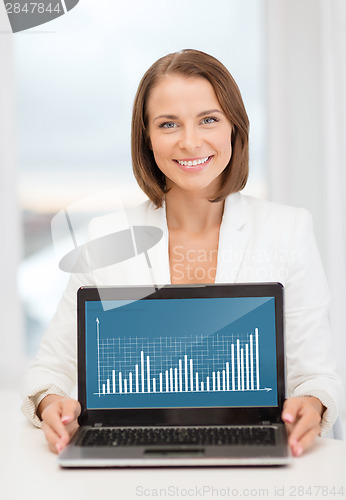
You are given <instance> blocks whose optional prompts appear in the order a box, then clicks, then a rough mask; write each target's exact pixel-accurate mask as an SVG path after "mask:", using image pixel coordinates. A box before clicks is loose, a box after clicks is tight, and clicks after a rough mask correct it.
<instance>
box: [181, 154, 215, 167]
mask: <svg viewBox="0 0 346 500" xmlns="http://www.w3.org/2000/svg"><path fill="white" fill-rule="evenodd" d="M209 158H210V156H206V157H205V158H202V159H201V160H192V161H191V160H189V161H185V160H184V161H181V160H177V162H178V163H179V165H182V166H184V167H191V166H192V165H193V166H195V165H201V164H202V163H205V162H206V161H208V160H209Z"/></svg>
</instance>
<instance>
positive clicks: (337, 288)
mask: <svg viewBox="0 0 346 500" xmlns="http://www.w3.org/2000/svg"><path fill="white" fill-rule="evenodd" d="M267 36H268V39H267V42H268V43H267V47H268V66H267V68H268V108H269V168H270V182H271V186H270V190H271V196H270V197H271V199H272V200H275V201H279V202H283V203H288V204H291V205H296V206H303V207H306V208H307V209H308V210H310V211H311V213H312V215H313V218H314V223H315V233H316V237H317V242H318V245H319V248H320V252H321V256H322V260H323V263H324V267H325V270H326V273H327V277H328V281H329V285H330V290H331V297H332V302H331V325H332V331H333V338H334V348H335V355H336V357H337V360H338V364H339V373H340V374H341V376H342V378H343V381H344V384H345V387H346V363H345V352H346V319H345V310H346V265H345V259H346V2H345V0H267Z"/></svg>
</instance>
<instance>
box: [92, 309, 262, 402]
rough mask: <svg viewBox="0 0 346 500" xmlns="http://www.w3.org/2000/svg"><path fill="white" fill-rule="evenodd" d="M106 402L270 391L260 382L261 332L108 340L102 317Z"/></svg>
mask: <svg viewBox="0 0 346 500" xmlns="http://www.w3.org/2000/svg"><path fill="white" fill-rule="evenodd" d="M95 328H96V342H97V390H96V391H95V392H94V395H95V396H98V397H100V398H103V397H107V396H110V395H113V396H114V395H117V396H121V397H124V398H129V397H132V396H134V395H137V396H138V395H143V394H145V395H146V396H147V397H148V396H150V397H153V398H155V396H156V395H158V394H161V395H163V394H165V395H167V396H169V395H173V394H175V395H178V394H191V393H194V394H198V393H226V392H233V393H239V392H243V393H245V392H247V393H249V392H253V391H255V392H258V391H267V392H268V391H270V390H271V388H270V387H261V384H260V354H259V352H260V331H259V328H258V327H254V328H253V329H252V330H251V331H247V332H244V333H241V334H239V333H238V332H236V333H233V334H223V335H219V334H215V335H213V336H208V337H205V336H203V335H198V334H191V335H190V336H189V335H185V336H184V337H181V336H180V337H178V338H175V337H172V336H165V335H161V336H158V337H157V338H155V340H153V339H148V338H146V337H140V336H133V337H121V336H119V337H114V338H105V337H104V336H102V335H100V330H101V329H102V324H101V322H100V320H99V318H96V324H95Z"/></svg>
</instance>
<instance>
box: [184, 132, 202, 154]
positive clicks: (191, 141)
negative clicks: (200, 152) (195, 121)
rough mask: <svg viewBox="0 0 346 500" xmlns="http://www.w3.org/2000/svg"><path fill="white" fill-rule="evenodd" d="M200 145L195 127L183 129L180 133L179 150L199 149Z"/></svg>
mask: <svg viewBox="0 0 346 500" xmlns="http://www.w3.org/2000/svg"><path fill="white" fill-rule="evenodd" d="M201 143H202V140H201V137H200V135H199V133H198V131H197V130H196V129H195V127H185V128H184V129H183V130H182V131H181V136H180V144H179V145H180V147H181V149H186V150H194V149H196V148H199V147H200V146H201Z"/></svg>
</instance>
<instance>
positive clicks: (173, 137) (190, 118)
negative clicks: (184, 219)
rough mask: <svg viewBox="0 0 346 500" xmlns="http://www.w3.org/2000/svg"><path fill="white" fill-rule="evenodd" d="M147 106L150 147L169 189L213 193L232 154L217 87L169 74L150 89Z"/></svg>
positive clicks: (230, 128) (196, 79)
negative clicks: (216, 93)
mask: <svg viewBox="0 0 346 500" xmlns="http://www.w3.org/2000/svg"><path fill="white" fill-rule="evenodd" d="M147 106H148V131H149V137H150V141H151V148H152V151H153V154H154V158H155V161H156V164H157V166H158V167H159V169H160V170H161V172H162V173H163V174H164V175H165V176H166V185H167V187H169V188H171V189H172V190H173V189H183V190H186V191H190V192H191V191H193V192H202V193H205V194H206V195H207V196H208V195H209V196H210V195H211V196H212V194H213V192H214V191H215V190H216V189H217V188H218V185H219V182H220V179H221V178H220V174H221V173H222V172H223V171H224V169H225V168H226V166H227V165H228V163H229V161H230V158H231V154H232V147H231V133H232V126H231V123H230V121H229V120H228V118H227V117H226V116H225V114H224V112H223V111H222V109H221V106H220V104H219V101H218V100H217V97H216V95H215V92H214V89H213V87H212V85H211V84H210V83H209V82H208V80H206V79H205V78H201V77H185V76H182V75H168V76H166V77H164V78H163V79H162V80H160V81H159V83H158V84H157V85H156V86H155V87H154V88H153V89H152V90H151V93H150V95H149V99H148V104H147Z"/></svg>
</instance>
